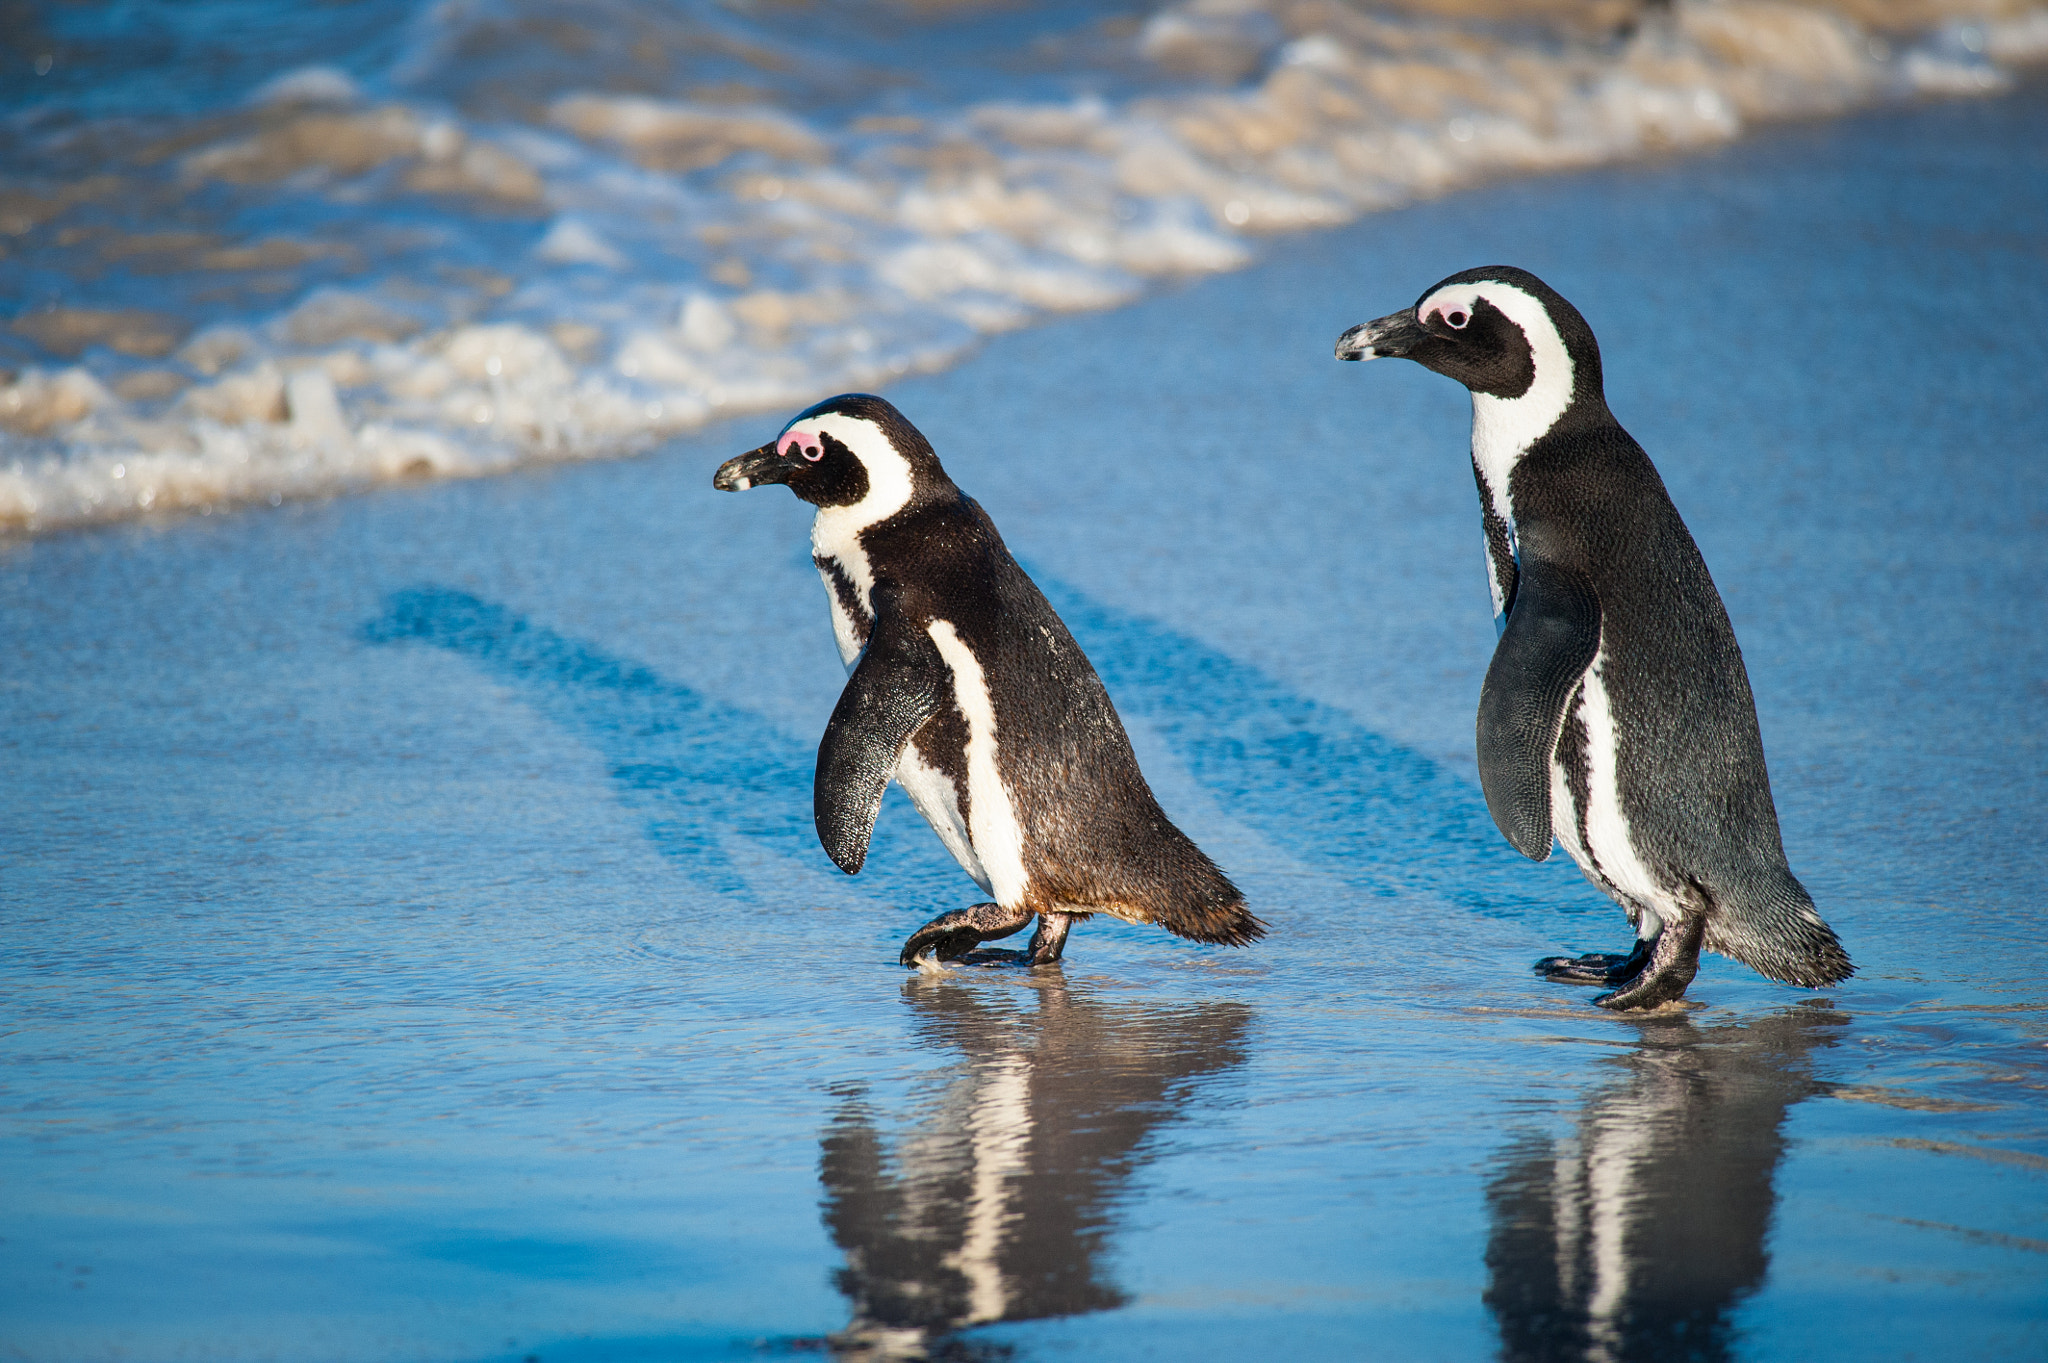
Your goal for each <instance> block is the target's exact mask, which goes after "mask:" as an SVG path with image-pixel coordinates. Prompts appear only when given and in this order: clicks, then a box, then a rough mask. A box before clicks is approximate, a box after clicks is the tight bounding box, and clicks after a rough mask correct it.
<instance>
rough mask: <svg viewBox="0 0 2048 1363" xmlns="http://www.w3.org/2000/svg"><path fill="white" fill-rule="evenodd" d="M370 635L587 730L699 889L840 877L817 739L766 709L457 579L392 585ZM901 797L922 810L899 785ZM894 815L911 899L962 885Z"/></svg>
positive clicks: (747, 888) (617, 781)
mask: <svg viewBox="0 0 2048 1363" xmlns="http://www.w3.org/2000/svg"><path fill="white" fill-rule="evenodd" d="M358 637H359V638H361V639H362V640H363V641H364V642H367V643H371V644H376V645H387V646H396V645H401V644H408V643H412V644H426V645H429V646H432V647H435V648H439V649H444V650H446V651H448V652H450V653H453V654H456V655H457V656H459V657H462V658H464V659H467V660H468V661H469V662H471V663H473V664H475V665H476V666H477V667H479V668H480V669H481V670H483V671H484V672H485V673H487V674H489V675H490V676H493V677H495V678H497V679H498V680H499V681H501V682H504V683H506V684H507V685H509V686H511V687H513V688H514V690H515V691H516V693H517V694H518V695H519V697H520V699H521V700H523V701H524V702H525V703H526V704H528V705H531V706H533V707H534V708H535V709H536V710H537V711H538V712H540V713H541V714H542V715H544V716H546V717H547V718H548V719H549V720H550V721H552V722H554V723H556V724H558V725H559V726H561V727H562V728H563V729H565V730H567V731H568V732H570V733H572V734H575V735H577V736H578V737H580V738H581V739H582V740H583V741H584V742H585V743H587V744H588V745H589V746H590V747H591V748H593V749H594V750H595V751H596V752H597V753H599V754H600V755H601V756H602V757H603V759H604V761H605V763H606V770H607V774H608V776H609V778H610V780H611V783H612V787H613V789H614V791H615V792H616V793H617V795H618V797H619V799H620V801H621V802H622V803H623V804H625V805H626V806H627V807H629V808H631V809H634V810H636V811H637V812H639V813H640V814H641V815H642V817H643V819H644V828H645V831H646V836H647V838H648V840H649V841H650V842H651V843H652V844H653V846H654V847H655V848H656V850H657V851H659V852H660V853H661V854H662V855H663V856H665V857H667V858H668V859H669V860H670V861H672V862H674V863H675V864H676V865H677V866H678V867H679V868H680V869H681V870H682V871H683V872H684V873H685V874H686V875H687V876H688V878H689V880H690V882H691V885H692V887H693V888H694V889H696V890H698V891H702V892H707V893H711V894H717V895H727V896H735V897H747V898H755V897H758V895H759V893H760V891H761V889H762V887H763V883H764V882H765V881H766V880H769V879H771V878H772V877H773V875H774V872H773V871H772V870H769V869H767V868H764V867H763V865H762V863H763V861H764V860H768V861H774V860H778V859H787V860H793V861H795V862H797V863H798V864H799V865H805V866H809V867H811V868H813V869H815V870H816V871H818V872H819V873H820V874H821V875H822V874H824V873H826V872H829V873H830V874H831V876H832V877H834V878H835V879H837V878H840V873H839V872H838V871H837V870H836V869H834V868H833V867H832V866H831V864H830V863H829V862H828V861H827V860H826V859H825V854H824V852H823V851H822V850H821V849H820V848H819V846H818V835H817V832H816V830H815V829H814V828H813V826H812V821H811V779H812V775H813V773H814V770H815V766H816V749H815V745H812V744H806V743H804V742H801V741H799V740H797V739H794V738H792V737H790V736H789V735H787V734H785V733H783V732H781V731H780V730H778V729H776V728H775V727H774V726H773V725H771V724H769V723H767V722H766V721H764V720H763V719H761V717H760V716H758V715H754V714H750V713H749V712H747V711H745V710H742V709H740V708H738V707H736V706H732V705H727V704H724V703H722V702H720V701H717V700H714V699H712V698H711V697H709V696H706V695H704V694H702V693H701V692H699V691H697V690H695V689H693V688H691V687H688V686H685V685H683V684H681V683H679V682H675V681H670V680H668V679H667V678H664V677H662V676H661V675H659V674H658V673H656V672H655V671H654V670H653V669H652V668H649V667H646V666H643V665H641V664H639V663H635V662H632V661H629V660H626V659H623V658H619V657H615V656H613V655H611V654H608V653H606V652H604V651H603V650H602V649H601V648H599V647H597V646H596V645H594V644H591V643H588V642H585V641H583V640H580V639H576V638H573V637H571V636H569V635H566V634H561V633H558V632H557V631H555V630H552V629H549V628H548V627H547V626H545V625H539V624H535V623H534V622H532V621H530V620H528V619H527V618H525V617H524V616H521V615H519V614H517V613H515V612H513V611H511V610H508V609H507V608H506V607H504V606H502V605H498V604H496V603H493V602H490V601H485V600H483V599H482V598H480V597H477V596H474V595H472V594H470V593H468V592H464V591H459V590H455V589H452V588H446V587H433V586H427V587H417V588H412V589H409V590H405V591H398V592H394V593H392V594H391V595H390V596H388V597H387V598H386V599H385V602H384V611H383V613H382V614H381V615H379V616H378V617H377V618H376V619H374V620H371V621H370V622H368V623H367V624H365V625H363V626H362V627H361V629H360V630H359V631H358ZM891 799H892V801H898V802H901V803H903V804H904V805H905V812H906V813H908V812H909V811H908V808H907V806H908V802H907V801H904V800H903V798H902V796H901V795H900V794H899V793H897V792H893V791H892V792H891ZM882 825H883V826H878V827H877V829H876V832H875V843H876V847H877V851H878V852H879V854H880V855H879V857H878V860H880V861H881V862H882V863H883V864H886V865H887V866H888V867H889V868H890V872H889V885H888V889H889V890H890V891H891V892H892V894H899V895H902V897H904V898H905V899H907V900H910V901H911V902H918V901H920V900H922V899H925V898H931V899H937V900H943V899H944V898H946V897H948V896H951V897H953V898H958V897H959V895H958V887H957V885H956V884H955V881H956V880H957V879H958V877H957V875H956V874H954V866H953V863H952V860H951V858H949V857H947V856H946V855H945V853H944V850H943V849H942V848H941V847H940V846H939V845H938V842H937V840H936V839H934V838H932V837H930V835H929V834H928V833H925V832H924V829H923V826H922V821H915V822H913V821H912V820H909V819H905V818H904V817H901V816H900V815H899V816H898V817H896V818H893V819H884V820H883V821H882ZM918 834H924V836H923V837H922V838H920V837H918V836H917V835H918ZM927 844H929V845H927ZM764 854H765V855H764ZM836 888H837V890H838V892H839V893H840V894H841V895H842V896H843V895H847V894H851V896H852V897H853V898H855V899H862V898H864V896H863V895H861V893H860V892H859V891H858V890H856V889H853V887H850V886H841V887H836Z"/></svg>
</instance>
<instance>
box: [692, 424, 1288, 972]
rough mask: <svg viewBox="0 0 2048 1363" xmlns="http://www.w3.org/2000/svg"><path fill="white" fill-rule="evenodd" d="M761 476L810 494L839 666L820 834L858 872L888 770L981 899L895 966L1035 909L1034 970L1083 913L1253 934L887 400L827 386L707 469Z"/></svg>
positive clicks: (1103, 701) (998, 539) (966, 503)
mask: <svg viewBox="0 0 2048 1363" xmlns="http://www.w3.org/2000/svg"><path fill="white" fill-rule="evenodd" d="M764 483H782V484H785V485H787V486H788V487H789V489H790V490H791V491H792V492H794V493H795V494H796V495H797V496H798V497H800V498H802V499H803V500H804V501H806V502H809V503H811V504H812V505H814V506H816V507H817V508H818V514H817V518H816V520H815V521H814V522H813V523H812V527H811V555H812V559H813V561H814V562H815V563H816V564H817V565H818V573H819V575H820V576H821V577H823V578H824V580H825V593H826V596H827V597H828V598H829V600H830V602H831V607H832V633H833V636H834V638H835V639H836V640H837V641H838V644H839V657H840V660H841V661H842V662H843V663H844V664H845V665H846V669H847V672H848V673H849V674H850V675H849V677H848V680H847V683H846V690H845V691H844V692H843V693H842V694H841V695H840V697H839V704H838V706H837V707H836V708H835V709H834V710H833V712H832V720H831V723H830V724H829V725H828V726H827V727H826V730H825V738H824V741H823V743H821V744H820V745H819V748H818V772H817V781H816V786H815V788H814V792H813V794H814V805H815V813H816V817H817V824H818V839H819V841H820V842H822V843H823V844H824V845H825V851H826V852H827V853H828V854H829V855H830V856H831V858H832V860H833V861H834V862H836V863H838V865H839V867H840V868H841V869H842V870H844V871H845V872H846V873H847V874H848V875H852V874H855V873H856V872H858V871H859V870H860V868H861V865H862V863H863V862H865V861H866V859H867V852H868V839H869V837H870V835H871V834H872V833H873V831H874V825H875V816H876V814H877V813H878V812H879V810H880V809H881V804H882V793H883V791H884V790H885V789H886V788H887V786H888V784H889V781H890V778H891V777H894V778H895V780H896V782H897V784H898V785H900V786H902V787H903V789H904V791H905V793H906V794H908V795H909V796H910V799H911V803H912V804H914V805H916V806H917V810H918V812H919V813H920V814H922V815H924V817H925V820H926V821H927V822H928V823H930V824H931V826H932V829H933V831H934V832H936V833H937V834H938V835H939V840H940V841H941V842H943V843H945V845H946V850H947V851H949V852H951V853H952V854H953V856H954V859H955V860H957V861H958V862H959V863H960V865H961V866H962V867H963V868H964V869H965V870H966V872H967V874H968V875H970V876H972V877H974V881H975V883H976V884H978V885H980V886H981V888H982V891H983V892H984V893H986V894H988V895H990V896H992V897H993V898H994V900H995V902H994V903H991V904H977V905H975V906H973V907H972V908H966V909H958V910H955V911H953V912H951V913H944V914H941V915H939V916H938V917H937V918H934V919H932V920H931V921H930V922H929V923H926V924H925V925H924V926H923V927H921V928H919V929H918V930H917V931H916V932H914V933H912V934H911V936H910V939H909V940H908V941H907V942H905V943H904V945H903V952H902V961H903V964H905V965H907V966H908V965H916V964H917V963H918V961H919V958H920V957H921V956H923V955H925V954H926V953H927V952H929V953H934V954H935V955H936V956H937V957H938V959H940V960H956V959H958V958H959V957H961V956H964V955H965V954H966V953H967V952H969V951H970V950H972V949H973V948H974V947H976V946H977V945H979V944H980V943H982V942H985V941H990V940H993V939H995V938H999V937H1007V936H1009V935H1010V934H1012V933H1014V932H1016V931H1018V930H1019V929H1021V928H1022V927H1023V926H1024V925H1025V924H1026V923H1029V922H1030V921H1031V920H1032V918H1033V917H1034V916H1036V917H1037V919H1038V930H1037V931H1036V932H1035V933H1034V934H1033V935H1032V938H1031V944H1030V947H1029V948H1028V950H1027V952H1026V953H1025V959H1026V960H1027V961H1028V963H1029V964H1032V965H1044V964H1047V963H1050V962H1053V961H1057V960H1058V959H1059V958H1060V952H1061V950H1062V949H1063V947H1064V946H1065V944H1066V938H1067V932H1068V930H1069V929H1070V928H1071V927H1072V926H1073V924H1074V923H1075V922H1077V921H1079V920H1081V919H1084V918H1086V917H1088V916H1089V915H1090V914H1094V913H1106V914H1111V915H1113V916H1115V917H1117V918H1122V919H1125V920H1127V921H1129V922H1134V923H1157V924H1158V925H1160V926H1161V927H1163V928H1165V929H1167V930H1168V931H1169V932H1173V933H1177V934H1179V935H1180V936H1182V937H1191V938H1193V939H1194V940H1196V941H1198V942H1223V943H1228V944H1230V945H1232V946H1243V945H1246V944H1248V943H1250V942H1253V941H1255V940H1257V939H1258V938H1259V937H1261V936H1263V935H1264V933H1265V926H1264V925H1263V924H1262V923H1260V922H1259V920H1258V919H1256V918H1254V917H1253V916H1252V915H1251V912H1250V911H1249V910H1248V909H1247V908H1246V907H1245V903H1244V896H1242V895H1240V894H1239V893H1238V892H1237V888H1236V887H1235V886H1234V885H1232V884H1231V883H1230V881H1229V880H1228V879H1226V878H1225V877H1224V875H1223V873H1222V872H1221V871H1219V870H1217V869H1216V866H1215V864H1214V863H1213V862H1211V861H1210V860H1209V858H1208V857H1206V856H1204V855H1203V853H1202V851H1201V849H1200V848H1198V847H1196V846H1195V844H1194V843H1193V842H1191V841H1189V839H1188V838H1187V836H1186V835H1185V834H1183V833H1182V832H1181V831H1180V830H1179V829H1178V828H1175V827H1174V826H1173V824H1172V823H1170V822H1169V821H1168V820H1167V817H1166V815H1165V814H1164V813H1163V812H1161V810H1160V808H1159V803H1158V801H1156V800H1155V799H1153V797H1152V791H1151V788H1150V787H1149V786H1147V785H1146V784H1145V778H1144V776H1143V775H1142V774H1141V773H1140V772H1139V771H1138V762H1137V759H1136V758H1135V757H1134V756H1133V755H1132V753H1131V744H1130V740H1129V739H1128V738H1127V737H1125V735H1124V728H1123V724H1122V723H1121V722H1120V721H1119V720H1118V719H1117V715H1116V710H1115V709H1114V708H1113V707H1112V706H1111V705H1110V702H1109V695H1108V693H1107V692H1105V691H1104V690H1103V689H1102V682H1101V681H1100V680H1099V679H1098V678H1097V677H1096V675H1095V669H1094V668H1093V667H1091V666H1090V665H1089V663H1088V659H1087V658H1086V657H1085V656H1083V655H1082V652H1081V649H1080V646H1079V645H1078V644H1076V643H1075V642H1074V637H1073V636H1072V635H1071V634H1069V633H1068V632H1067V627H1066V626H1065V625H1064V624H1062V623H1061V621H1060V618H1059V616H1057V615H1055V614H1054V613H1053V609H1052V607H1051V606H1050V605H1049V604H1048V603H1047V602H1046V599H1045V597H1044V596H1043V595H1041V594H1040V593H1039V590H1038V588H1037V587H1036V586H1035V585H1034V584H1033V583H1032V581H1031V579H1030V578H1029V577H1026V576H1025V574H1024V570H1023V569H1021V568H1019V567H1018V566H1017V562H1016V560H1015V559H1013V558H1011V557H1010V552H1009V550H1008V549H1006V548H1004V547H1003V540H1002V536H1000V535H998V534H997V533H996V528H995V525H994V523H993V522H991V521H990V520H989V518H988V515H987V513H985V512H984V511H983V510H982V509H981V507H980V506H979V505H977V504H976V503H975V501H974V499H973V498H971V497H969V496H967V495H966V494H965V493H963V492H961V491H960V489H959V488H958V487H956V486H954V484H953V480H952V479H950V478H948V477H947V476H946V471H945V470H944V469H943V468H941V467H940V466H939V459H938V456H937V455H936V454H934V453H933V452H932V447H931V445H930V443H929V442H927V441H926V440H925V438H924V436H923V435H922V434H920V433H919V432H918V430H917V428H916V427H915V426H912V425H911V424H910V423H909V422H908V421H906V420H905V419H904V417H903V414H902V413H900V412H898V411H897V410H896V409H895V408H894V407H893V406H891V405H890V404H889V403H887V402H885V401H883V400H882V399H881V398H878V397H874V396H871V395H869V394H866V393H849V394H846V395H844V396H841V397H836V398H832V399H830V400H829V401H826V402H821V403H819V404H818V405H817V406H815V407H812V408H811V409H810V410H808V411H806V412H804V413H802V414H801V415H799V416H798V417H797V418H796V419H795V420H793V421H791V422H790V423H789V424H788V425H787V426H785V427H783V429H782V432H781V434H780V435H778V436H776V438H775V439H774V440H772V441H770V442H769V443H767V444H766V445H763V446H761V447H760V448H759V449H757V450H751V451H749V452H748V453H746V454H742V455H740V456H738V457H737V458H734V459H728V460H727V461H726V462H725V463H724V464H723V465H721V466H720V467H719V470H718V473H717V475H716V477H714V478H713V479H712V485H713V486H714V487H717V488H720V489H723V490H725V491H728V492H744V491H745V490H747V489H748V488H750V487H756V486H759V485H761V484H764Z"/></svg>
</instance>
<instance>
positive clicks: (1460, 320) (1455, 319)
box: [1444, 312, 1472, 331]
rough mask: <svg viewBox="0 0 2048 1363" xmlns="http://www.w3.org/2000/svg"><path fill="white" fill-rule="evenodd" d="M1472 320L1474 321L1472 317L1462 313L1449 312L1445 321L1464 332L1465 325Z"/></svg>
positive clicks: (1445, 315)
mask: <svg viewBox="0 0 2048 1363" xmlns="http://www.w3.org/2000/svg"><path fill="white" fill-rule="evenodd" d="M1471 320H1472V319H1471V318H1470V317H1467V316H1466V315H1465V314H1464V313H1462V312H1447V313H1445V314H1444V321H1446V322H1448V323H1450V325H1452V326H1454V327H1456V328H1457V329H1458V330H1460V331H1463V330H1464V329H1465V324H1466V323H1467V322H1469V321H1471Z"/></svg>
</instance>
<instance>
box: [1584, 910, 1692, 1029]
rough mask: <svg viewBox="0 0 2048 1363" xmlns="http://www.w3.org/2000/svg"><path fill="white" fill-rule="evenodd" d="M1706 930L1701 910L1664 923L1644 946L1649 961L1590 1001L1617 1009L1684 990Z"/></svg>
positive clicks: (1654, 1002) (1649, 1004)
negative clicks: (1606, 992) (1621, 984)
mask: <svg viewBox="0 0 2048 1363" xmlns="http://www.w3.org/2000/svg"><path fill="white" fill-rule="evenodd" d="M1706 934H1707V920H1706V916H1705V915H1704V914H1693V915H1692V916H1691V917H1689V918H1683V919H1680V920H1679V921H1678V922H1677V923H1676V924H1667V925H1666V926H1665V928H1664V931H1662V932H1660V933H1658V934H1657V936H1656V937H1655V938H1654V939H1652V940H1651V941H1650V942H1649V943H1648V946H1649V948H1650V951H1649V957H1650V959H1649V962H1648V963H1647V964H1646V965H1644V967H1643V968H1642V971H1641V972H1640V973H1639V974H1637V975H1636V977H1635V978H1634V979H1632V980H1630V981H1629V982H1628V983H1627V984H1625V985H1623V986H1622V987H1621V988H1619V989H1617V990H1615V991H1614V992H1613V993H1611V994H1602V995H1600V996H1599V997H1598V998H1596V999H1594V1000H1593V1002H1595V1003H1597V1004H1599V1005H1600V1006H1601V1007H1602V1008H1611V1009H1613V1010H1614V1011H1616V1012H1618V1013H1628V1012H1634V1011H1636V1010H1637V1009H1642V1008H1655V1007H1657V1006H1658V1005H1659V1004H1665V1003H1670V1002H1671V1001H1672V1000H1674V999H1676V998H1679V997H1681V996H1682V995H1683V994H1684V993H1685V988H1686V986H1687V985H1689V984H1691V983H1692V977H1693V976H1695V975H1697V974H1699V973H1700V943H1701V941H1702V940H1704V939H1705V937H1706Z"/></svg>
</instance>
